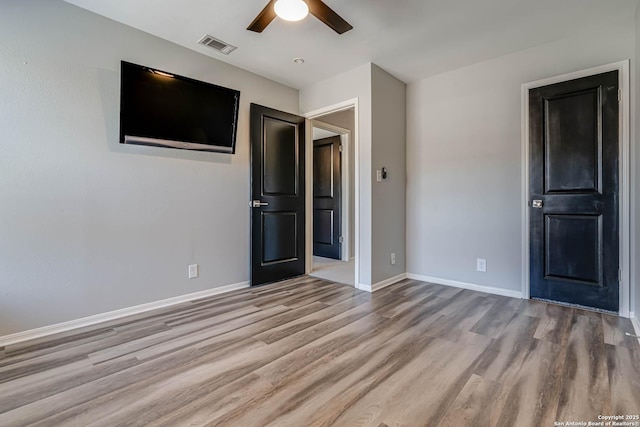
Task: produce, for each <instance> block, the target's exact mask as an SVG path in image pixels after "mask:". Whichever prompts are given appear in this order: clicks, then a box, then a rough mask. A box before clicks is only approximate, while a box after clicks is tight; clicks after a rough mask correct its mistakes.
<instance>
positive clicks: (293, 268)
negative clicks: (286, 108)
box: [250, 104, 305, 286]
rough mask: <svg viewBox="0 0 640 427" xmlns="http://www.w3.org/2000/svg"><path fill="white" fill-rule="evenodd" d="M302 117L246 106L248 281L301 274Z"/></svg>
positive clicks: (252, 282) (302, 221)
mask: <svg viewBox="0 0 640 427" xmlns="http://www.w3.org/2000/svg"><path fill="white" fill-rule="evenodd" d="M304 128H305V126H304V119H303V118H302V117H299V116H296V115H293V114H289V113H284V112H282V111H277V110H273V109H271V108H267V107H262V106H260V105H256V104H251V196H252V200H251V202H250V206H251V211H252V212H251V284H252V285H253V286H255V285H261V284H264V283H270V282H275V281H278V280H283V279H288V278H290V277H295V276H300V275H303V274H304V273H305V198H304V197H305V196H304V195H305V181H304V170H305V168H304V158H305V157H304Z"/></svg>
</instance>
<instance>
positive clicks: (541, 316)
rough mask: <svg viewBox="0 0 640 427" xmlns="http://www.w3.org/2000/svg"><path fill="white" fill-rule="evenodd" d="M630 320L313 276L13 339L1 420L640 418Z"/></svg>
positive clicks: (454, 422)
mask: <svg viewBox="0 0 640 427" xmlns="http://www.w3.org/2000/svg"><path fill="white" fill-rule="evenodd" d="M625 331H632V327H631V324H630V322H629V321H628V320H626V319H619V318H616V317H612V316H607V315H601V314H596V313H591V312H586V311H581V310H576V309H572V308H565V307H559V306H554V305H548V304H544V303H539V302H532V301H521V300H515V299H509V298H504V297H498V296H493V295H487V294H483V293H479V292H472V291H467V290H460V289H455V288H448V287H444V286H438V285H431V284H425V283H421V282H416V281H410V280H407V281H404V282H401V283H399V284H397V285H394V286H391V287H389V288H386V289H384V290H382V291H379V292H377V293H375V294H374V295H370V294H367V293H364V292H360V291H356V290H354V289H353V288H351V287H348V286H344V285H338V284H334V283H330V282H326V281H323V280H321V279H315V278H308V277H306V278H301V279H296V280H293V281H288V282H282V283H279V284H275V285H270V286H265V287H261V288H255V289H247V290H242V291H236V292H233V293H230V294H226V295H222V296H218V297H213V298H208V299H204V300H199V301H197V302H193V303H186V304H182V305H180V306H175V307H171V308H170V309H164V310H159V311H155V312H152V313H146V314H145V315H139V316H136V317H134V318H128V319H123V320H120V321H114V322H111V323H108V324H102V325H99V326H97V327H92V328H86V329H84V330H80V331H75V332H74V333H72V334H71V333H70V334H67V335H62V336H58V337H55V338H49V339H41V340H38V341H31V342H27V343H23V344H16V345H12V346H8V347H7V348H0V426H24V425H34V426H66V425H73V426H83V427H84V426H124V425H152V426H242V427H247V426H266V425H274V426H296V427H298V426H328V425H336V426H373V427H381V426H382V427H384V426H401V425H404V426H494V425H496V426H510V427H512V426H516V427H518V426H541V427H546V426H553V425H554V421H556V420H560V421H581V420H584V421H596V420H597V416H598V415H599V414H603V415H612V414H639V413H640V346H639V345H638V343H637V341H634V340H633V339H631V338H628V337H625V336H624V332H625Z"/></svg>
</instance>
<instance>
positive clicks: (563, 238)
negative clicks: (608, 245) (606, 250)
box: [545, 215, 603, 286]
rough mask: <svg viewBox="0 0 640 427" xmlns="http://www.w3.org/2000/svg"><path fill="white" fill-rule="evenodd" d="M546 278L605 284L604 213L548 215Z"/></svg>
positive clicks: (587, 283)
mask: <svg viewBox="0 0 640 427" xmlns="http://www.w3.org/2000/svg"><path fill="white" fill-rule="evenodd" d="M545 219H546V224H545V233H546V236H545V244H546V260H545V261H546V271H545V279H556V280H565V281H575V282H581V283H583V284H586V285H592V286H602V285H603V283H602V275H601V272H602V252H603V250H602V238H601V236H600V232H601V231H602V215H546V216H545Z"/></svg>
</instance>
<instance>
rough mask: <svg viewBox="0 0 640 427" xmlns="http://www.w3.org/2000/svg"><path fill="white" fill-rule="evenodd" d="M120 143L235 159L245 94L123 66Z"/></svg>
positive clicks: (161, 73) (144, 69) (163, 72)
mask: <svg viewBox="0 0 640 427" xmlns="http://www.w3.org/2000/svg"><path fill="white" fill-rule="evenodd" d="M120 96H121V98H120V143H122V144H137V145H152V146H158V147H171V148H181V149H186V150H199V151H215V152H222V153H231V154H233V153H235V148H236V131H237V124H238V108H239V103H240V92H239V91H237V90H233V89H227V88H225V87H221V86H216V85H214V84H211V83H205V82H201V81H198V80H193V79H190V78H187V77H182V76H178V75H175V74H172V73H169V72H165V71H160V70H156V69H153V68H149V67H144V66H141V65H136V64H131V63H129V62H125V61H122V77H121V86H120Z"/></svg>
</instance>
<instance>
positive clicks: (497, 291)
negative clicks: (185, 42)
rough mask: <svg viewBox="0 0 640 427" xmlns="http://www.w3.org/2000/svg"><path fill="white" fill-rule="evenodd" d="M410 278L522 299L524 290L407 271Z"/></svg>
mask: <svg viewBox="0 0 640 427" xmlns="http://www.w3.org/2000/svg"><path fill="white" fill-rule="evenodd" d="M407 278H408V279H413V280H419V281H421V282H428V283H435V284H437V285H445V286H452V287H454V288H462V289H469V290H472V291H478V292H484V293H487V294H494V295H501V296H504V297H511V298H518V299H522V291H514V290H511V289H503V288H495V287H493V286H484V285H476V284H473V283H465V282H458V281H456V280H448V279H440V278H438V277H429V276H422V275H420V274H413V273H407Z"/></svg>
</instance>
